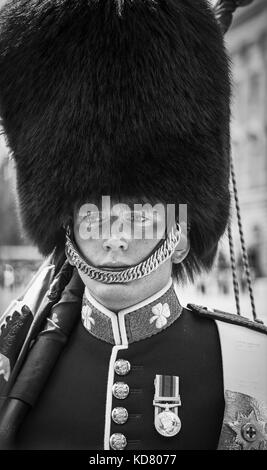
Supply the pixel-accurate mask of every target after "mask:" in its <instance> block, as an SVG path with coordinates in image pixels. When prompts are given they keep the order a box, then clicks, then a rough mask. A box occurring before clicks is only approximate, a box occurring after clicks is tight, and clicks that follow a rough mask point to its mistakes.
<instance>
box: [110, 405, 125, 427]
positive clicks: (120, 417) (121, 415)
mask: <svg viewBox="0 0 267 470" xmlns="http://www.w3.org/2000/svg"><path fill="white" fill-rule="evenodd" d="M111 416H112V419H113V421H114V423H116V424H125V423H126V421H127V420H128V411H127V410H126V408H122V407H117V408H114V409H113V410H112V413H111Z"/></svg>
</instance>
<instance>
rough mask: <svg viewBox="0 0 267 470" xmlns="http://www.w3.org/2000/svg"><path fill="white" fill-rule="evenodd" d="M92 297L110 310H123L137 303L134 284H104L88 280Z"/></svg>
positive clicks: (87, 284) (87, 283)
mask: <svg viewBox="0 0 267 470" xmlns="http://www.w3.org/2000/svg"><path fill="white" fill-rule="evenodd" d="M86 286H87V288H88V289H89V291H90V293H91V295H92V296H93V297H94V298H95V299H96V300H97V301H98V302H100V303H101V304H102V305H104V306H105V307H107V308H108V309H110V310H122V309H123V308H126V307H128V306H129V305H133V304H135V303H136V296H135V288H134V286H133V282H130V283H124V284H118V283H114V284H103V283H102V282H98V281H94V280H92V279H87V280H86Z"/></svg>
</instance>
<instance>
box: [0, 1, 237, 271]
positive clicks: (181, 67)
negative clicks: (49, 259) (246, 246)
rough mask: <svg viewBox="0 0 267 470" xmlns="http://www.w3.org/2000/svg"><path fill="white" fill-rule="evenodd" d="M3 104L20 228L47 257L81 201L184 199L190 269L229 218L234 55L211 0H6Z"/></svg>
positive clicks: (0, 81) (0, 35) (0, 38)
mask: <svg viewBox="0 0 267 470" xmlns="http://www.w3.org/2000/svg"><path fill="white" fill-rule="evenodd" d="M0 28H1V31H0V114H1V117H2V119H3V125H4V128H5V132H6V135H7V139H8V143H9V146H10V148H11V150H12V152H13V155H14V159H15V161H16V167H17V188H18V195H19V200H20V210H21V216H22V221H23V224H24V227H25V229H26V231H27V233H28V235H29V236H30V238H31V240H32V241H33V242H34V243H35V244H37V245H38V247H39V249H40V251H41V252H42V253H43V254H44V255H47V254H49V253H50V252H51V251H52V250H53V249H54V247H55V246H57V247H59V246H61V245H62V246H63V245H64V231H63V229H62V224H63V223H64V221H65V220H66V218H67V217H68V216H69V214H70V213H71V212H72V209H73V206H74V204H75V203H78V202H85V201H88V202H89V201H90V199H91V198H93V199H95V198H97V197H98V196H101V195H111V196H116V197H123V196H127V197H131V196H135V197H138V196H140V197H144V196H145V197H147V198H148V199H153V200H158V201H164V202H167V203H176V204H179V203H187V204H188V207H189V217H190V222H191V230H190V240H191V250H190V253H189V255H188V257H187V259H186V261H185V264H184V268H185V269H186V271H187V272H189V273H192V272H194V271H196V270H199V269H201V268H206V269H207V268H209V267H210V266H211V264H212V262H213V259H214V255H215V253H216V249H217V245H218V240H219V238H220V237H221V235H222V234H223V232H224V230H225V227H226V224H227V221H228V216H229V188H228V179H229V113H230V112H229V98H230V79H229V67H228V59H227V56H226V53H225V49H224V44H223V38H222V34H221V32H220V29H219V26H218V24H217V23H216V20H215V18H214V14H213V12H212V10H211V7H210V6H209V4H208V1H207V0H11V1H10V0H9V1H8V2H7V3H6V5H5V6H4V7H3V8H2V10H1V13H0Z"/></svg>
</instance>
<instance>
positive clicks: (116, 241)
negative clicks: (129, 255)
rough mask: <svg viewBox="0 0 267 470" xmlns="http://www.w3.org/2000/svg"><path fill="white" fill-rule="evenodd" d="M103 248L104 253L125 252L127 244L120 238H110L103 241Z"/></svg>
mask: <svg viewBox="0 0 267 470" xmlns="http://www.w3.org/2000/svg"><path fill="white" fill-rule="evenodd" d="M103 248H104V250H105V251H120V250H122V251H126V250H127V249H128V242H127V241H126V240H125V239H124V238H122V237H120V238H115V237H111V238H109V239H108V240H105V241H104V243H103Z"/></svg>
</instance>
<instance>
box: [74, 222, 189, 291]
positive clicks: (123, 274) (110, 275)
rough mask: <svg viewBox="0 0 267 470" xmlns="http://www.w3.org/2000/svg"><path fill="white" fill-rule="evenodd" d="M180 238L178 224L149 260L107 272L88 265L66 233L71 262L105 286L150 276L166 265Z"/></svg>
mask: <svg viewBox="0 0 267 470" xmlns="http://www.w3.org/2000/svg"><path fill="white" fill-rule="evenodd" d="M180 238H181V227H180V225H179V224H178V223H177V224H176V227H173V228H172V230H171V232H170V233H169V234H168V236H167V238H166V239H165V240H164V242H163V244H162V245H161V246H160V247H159V248H158V249H157V250H156V251H155V253H153V254H152V255H151V256H150V257H149V258H148V259H147V260H145V261H142V262H141V263H139V264H137V265H135V266H132V267H131V268H127V269H123V270H121V271H105V270H103V269H98V268H96V267H95V266H91V265H90V264H88V262H87V261H86V260H85V259H84V258H83V257H82V256H81V255H80V253H79V251H78V248H77V247H76V246H75V244H74V241H73V240H72V239H71V236H70V234H69V233H66V250H65V251H66V256H67V258H68V260H69V262H70V263H71V264H73V265H74V266H75V267H76V268H77V269H79V270H80V271H82V272H83V273H84V274H86V275H87V276H89V277H90V278H91V279H94V280H97V281H100V282H103V283H105V284H110V283H121V282H130V281H134V280H136V279H141V278H142V277H145V276H148V275H149V274H150V273H152V272H153V271H155V270H156V269H157V268H158V267H159V266H160V265H161V264H163V263H165V261H167V259H169V258H170V257H171V256H172V255H173V253H174V251H175V248H176V247H177V245H178V243H179V241H180Z"/></svg>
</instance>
